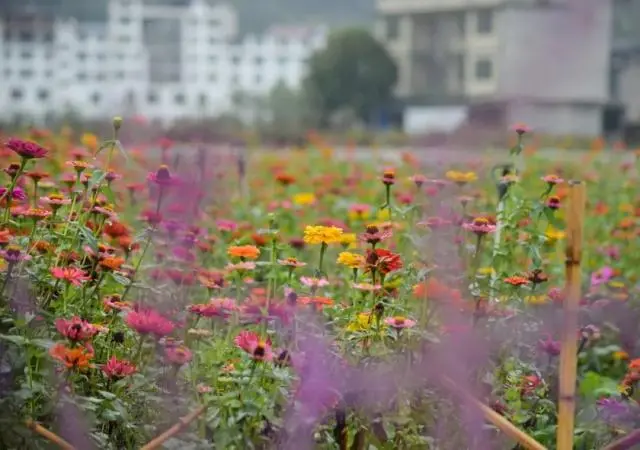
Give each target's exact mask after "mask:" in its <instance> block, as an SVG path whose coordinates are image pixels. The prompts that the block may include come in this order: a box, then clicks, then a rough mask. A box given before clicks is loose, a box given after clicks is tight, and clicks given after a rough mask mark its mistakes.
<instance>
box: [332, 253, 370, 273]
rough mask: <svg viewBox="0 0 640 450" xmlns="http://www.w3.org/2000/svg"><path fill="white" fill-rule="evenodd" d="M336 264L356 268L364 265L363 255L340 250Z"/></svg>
mask: <svg viewBox="0 0 640 450" xmlns="http://www.w3.org/2000/svg"><path fill="white" fill-rule="evenodd" d="M336 262H337V263H338V264H342V265H343V266H347V267H349V268H350V269H358V268H360V267H363V266H364V262H365V261H364V256H362V255H358V254H356V253H351V252H341V253H340V254H339V255H338V259H337V260H336Z"/></svg>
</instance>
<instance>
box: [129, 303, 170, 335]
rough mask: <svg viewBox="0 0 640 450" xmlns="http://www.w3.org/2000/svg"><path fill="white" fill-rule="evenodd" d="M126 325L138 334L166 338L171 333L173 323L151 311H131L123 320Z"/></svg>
mask: <svg viewBox="0 0 640 450" xmlns="http://www.w3.org/2000/svg"><path fill="white" fill-rule="evenodd" d="M125 322H126V324H127V325H128V326H129V327H130V328H133V329H134V330H136V331H137V332H138V333H140V334H154V335H155V336H156V337H162V336H167V335H169V334H171V332H173V328H174V325H173V322H171V321H170V320H169V319H167V318H165V317H164V316H162V315H161V314H160V313H159V312H157V311H155V310H153V309H143V310H139V311H131V312H129V314H127V317H126V319H125Z"/></svg>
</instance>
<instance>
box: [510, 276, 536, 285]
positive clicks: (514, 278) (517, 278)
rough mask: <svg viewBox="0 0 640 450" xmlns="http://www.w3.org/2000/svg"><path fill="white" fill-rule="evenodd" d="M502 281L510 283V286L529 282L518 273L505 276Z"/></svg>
mask: <svg viewBox="0 0 640 450" xmlns="http://www.w3.org/2000/svg"><path fill="white" fill-rule="evenodd" d="M504 282H505V283H507V284H510V285H511V286H524V285H526V284H529V283H530V281H529V280H528V279H526V278H525V277H521V276H519V275H514V276H512V277H507V278H505V279H504Z"/></svg>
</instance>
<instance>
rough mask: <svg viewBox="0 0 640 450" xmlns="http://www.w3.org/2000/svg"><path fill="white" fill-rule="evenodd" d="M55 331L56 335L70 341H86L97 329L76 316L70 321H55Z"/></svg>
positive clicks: (96, 332)
mask: <svg viewBox="0 0 640 450" xmlns="http://www.w3.org/2000/svg"><path fill="white" fill-rule="evenodd" d="M56 329H57V330H58V333H60V334H61V335H63V336H64V337H66V338H67V339H69V340H71V341H88V340H89V339H91V338H92V337H94V336H95V335H96V334H98V331H99V330H98V328H97V327H95V326H93V325H91V324H90V323H89V322H87V321H86V320H83V319H81V318H80V317H78V316H75V317H73V318H72V319H71V320H66V319H57V320H56Z"/></svg>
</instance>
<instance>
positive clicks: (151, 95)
mask: <svg viewBox="0 0 640 450" xmlns="http://www.w3.org/2000/svg"><path fill="white" fill-rule="evenodd" d="M147 101H148V102H149V103H150V104H152V105H153V104H155V103H158V94H156V93H155V92H149V93H148V94H147Z"/></svg>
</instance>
